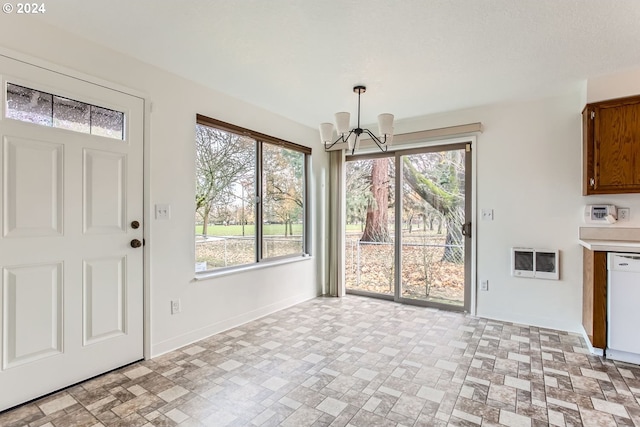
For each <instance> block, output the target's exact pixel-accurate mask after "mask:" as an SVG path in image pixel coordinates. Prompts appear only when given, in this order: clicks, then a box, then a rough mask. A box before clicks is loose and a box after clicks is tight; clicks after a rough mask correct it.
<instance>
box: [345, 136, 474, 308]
mask: <svg viewBox="0 0 640 427" xmlns="http://www.w3.org/2000/svg"><path fill="white" fill-rule="evenodd" d="M396 171H401V173H398V174H396ZM470 176H471V153H470V145H467V144H456V145H446V146H436V147H429V148H424V149H419V150H412V151H398V152H396V153H394V154H385V155H376V156H372V157H369V158H363V157H358V156H354V157H347V163H346V177H347V182H346V191H347V197H346V200H347V202H346V210H347V212H346V216H345V218H346V221H347V223H346V230H347V231H346V236H345V237H346V238H345V245H346V246H345V256H346V290H347V292H348V293H356V294H364V295H369V296H378V297H383V298H387V299H394V300H396V301H399V302H405V303H413V304H418V305H427V306H436V307H443V308H448V309H454V310H468V309H469V294H470V282H471V281H470V279H471V275H470V266H471V265H470V262H469V260H470V255H471V254H470V242H471V223H470V222H469V218H470V214H471V203H470V198H471V191H470V188H471V180H470Z"/></svg>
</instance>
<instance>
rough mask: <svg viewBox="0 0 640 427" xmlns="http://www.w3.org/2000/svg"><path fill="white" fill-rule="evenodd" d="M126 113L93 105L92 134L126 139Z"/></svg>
mask: <svg viewBox="0 0 640 427" xmlns="http://www.w3.org/2000/svg"><path fill="white" fill-rule="evenodd" d="M123 132H124V113H121V112H120V111H114V110H109V109H108V108H101V107H96V106H95V105H94V106H91V135H97V136H106V137H107V138H116V139H124V135H123Z"/></svg>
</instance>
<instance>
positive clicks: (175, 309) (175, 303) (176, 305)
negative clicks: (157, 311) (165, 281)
mask: <svg viewBox="0 0 640 427" xmlns="http://www.w3.org/2000/svg"><path fill="white" fill-rule="evenodd" d="M177 313H180V300H179V299H175V300H172V301H171V314H177Z"/></svg>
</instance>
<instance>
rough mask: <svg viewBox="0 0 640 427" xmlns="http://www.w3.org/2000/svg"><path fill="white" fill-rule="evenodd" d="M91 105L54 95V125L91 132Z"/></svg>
mask: <svg viewBox="0 0 640 427" xmlns="http://www.w3.org/2000/svg"><path fill="white" fill-rule="evenodd" d="M90 110H91V106H90V105H89V104H85V103H84V102H80V101H74V100H73V99H68V98H63V97H61V96H54V97H53V127H56V128H60V129H68V130H73V131H76V132H82V133H91V123H90Z"/></svg>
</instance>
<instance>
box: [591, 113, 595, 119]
mask: <svg viewBox="0 0 640 427" xmlns="http://www.w3.org/2000/svg"><path fill="white" fill-rule="evenodd" d="M595 118H596V112H595V111H592V112H591V120H593V119H595Z"/></svg>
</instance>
